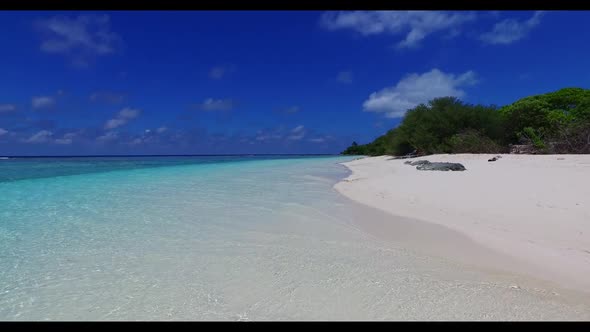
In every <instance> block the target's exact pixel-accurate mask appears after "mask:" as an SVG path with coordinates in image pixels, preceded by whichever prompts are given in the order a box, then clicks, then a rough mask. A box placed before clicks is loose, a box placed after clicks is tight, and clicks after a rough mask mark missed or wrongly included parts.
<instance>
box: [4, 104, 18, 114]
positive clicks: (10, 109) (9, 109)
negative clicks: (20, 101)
mask: <svg viewBox="0 0 590 332" xmlns="http://www.w3.org/2000/svg"><path fill="white" fill-rule="evenodd" d="M14 111H16V105H13V104H0V113H9V112H14Z"/></svg>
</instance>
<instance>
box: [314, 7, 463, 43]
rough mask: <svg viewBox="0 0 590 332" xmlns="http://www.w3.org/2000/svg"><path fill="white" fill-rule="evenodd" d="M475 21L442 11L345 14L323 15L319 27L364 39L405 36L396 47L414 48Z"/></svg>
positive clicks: (353, 12) (329, 13) (350, 12)
mask: <svg viewBox="0 0 590 332" xmlns="http://www.w3.org/2000/svg"><path fill="white" fill-rule="evenodd" d="M474 19H475V14H474V13H471V12H441V11H346V12H336V13H334V12H328V13H325V14H323V15H322V17H321V19H320V24H321V25H322V26H323V27H325V28H326V29H328V30H338V29H352V30H355V31H357V32H359V33H360V34H362V35H364V36H369V35H376V34H382V33H387V34H391V35H401V34H403V35H405V38H404V39H403V40H402V41H400V42H399V43H398V44H397V46H398V47H400V48H402V47H415V46H417V45H419V43H420V42H421V41H422V40H423V39H424V38H426V37H427V36H428V35H430V34H432V33H435V32H439V31H443V30H451V29H455V30H458V28H459V26H461V25H462V24H464V23H466V22H468V21H472V20H474Z"/></svg>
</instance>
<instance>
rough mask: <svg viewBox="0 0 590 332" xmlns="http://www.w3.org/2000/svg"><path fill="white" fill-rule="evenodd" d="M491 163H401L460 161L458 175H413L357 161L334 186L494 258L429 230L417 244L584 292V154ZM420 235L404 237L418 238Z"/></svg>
mask: <svg viewBox="0 0 590 332" xmlns="http://www.w3.org/2000/svg"><path fill="white" fill-rule="evenodd" d="M491 157H492V155H471V154H459V155H433V156H427V157H423V158H414V159H409V160H421V159H427V160H429V161H432V162H435V161H441V162H460V163H462V164H463V165H464V166H465V167H466V168H467V170H466V171H464V172H438V171H418V170H416V168H415V167H414V166H409V165H405V164H404V162H405V161H407V160H392V159H391V157H385V156H384V157H372V158H363V159H359V160H355V161H351V162H347V163H344V165H345V166H346V167H348V168H349V169H350V170H351V171H352V174H351V175H350V176H349V177H348V178H346V179H345V180H343V181H341V182H340V183H338V184H336V185H335V188H336V190H338V191H339V192H340V193H342V194H343V195H345V196H347V197H349V198H350V199H353V200H355V201H357V202H360V203H363V204H365V205H368V206H372V207H375V208H378V209H381V210H383V211H386V212H389V213H391V214H394V215H396V216H401V217H406V218H410V220H416V221H417V223H419V222H420V221H426V222H428V223H431V224H432V223H434V224H438V225H437V226H444V227H447V228H448V229H450V230H454V231H457V232H459V233H461V234H463V235H465V236H466V237H467V238H468V239H469V240H472V241H473V242H474V243H477V244H479V245H481V248H484V249H482V250H481V252H482V253H483V252H484V251H485V248H489V249H490V250H493V251H494V252H495V253H498V255H487V256H486V255H484V254H481V255H480V254H478V252H477V250H474V249H473V248H474V247H473V246H467V245H463V243H467V242H466V241H457V240H456V239H454V238H453V237H448V236H445V235H443V234H442V233H440V234H441V236H440V238H438V237H437V235H436V233H437V232H436V231H432V232H431V233H433V234H431V235H430V240H433V241H428V240H424V241H418V242H421V244H420V243H417V245H419V246H420V245H422V246H423V247H425V248H426V247H430V249H433V250H435V251H437V250H438V251H439V253H441V254H444V255H450V256H456V258H461V259H467V260H470V261H471V262H472V263H475V264H477V265H480V266H481V265H484V266H485V265H489V266H490V267H494V268H501V269H504V270H510V271H514V272H518V273H521V274H522V273H524V274H527V275H530V276H534V277H535V278H538V279H541V280H546V281H549V282H553V283H557V284H559V286H560V287H564V288H569V289H575V290H578V291H579V290H581V291H584V292H588V293H590V278H588V276H590V156H588V155H559V156H557V155H542V156H541V155H540V156H530V155H502V158H501V159H499V160H498V161H496V162H488V161H487V160H488V159H489V158H491ZM392 219H393V218H392ZM408 225H409V224H408ZM387 226H388V225H380V226H379V225H372V226H371V227H372V231H373V232H375V233H381V235H383V234H385V233H387V232H390V233H391V232H392V230H388V227H387ZM421 227H422V226H421ZM394 231H395V230H394ZM398 231H399V227H398ZM410 233H412V232H410ZM420 233H421V232H420V230H418V231H416V230H414V231H413V233H412V234H409V236H413V238H412V241H413V240H415V239H418V240H419V238H420ZM390 235H392V234H390ZM392 236H393V235H392ZM445 241H446V242H447V243H446V244H445ZM414 242H415V241H414ZM443 247H446V248H447V249H449V248H452V250H450V249H449V250H439V249H441V248H443ZM451 258H453V257H451Z"/></svg>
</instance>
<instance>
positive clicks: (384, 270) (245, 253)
mask: <svg viewBox="0 0 590 332" xmlns="http://www.w3.org/2000/svg"><path fill="white" fill-rule="evenodd" d="M350 159H351V158H350V157H301V158H294V157H290V158H287V157H280V158H276V157H274V158H271V157H193V158H190V157H182V158H177V157H174V158H173V157H170V158H146V159H144V158H113V159H110V158H94V159H87V158H79V159H70V158H66V159H22V160H18V159H8V160H0V176H1V180H0V320H332V319H334V320H383V319H393V320H399V319H415V320H425V319H434V320H441V319H443V320H444V319H450V320H457V319H501V320H505V319H523V318H524V319H535V320H538V319H548V318H553V319H568V318H569V319H571V318H574V319H576V318H578V319H579V318H580V317H583V318H585V319H587V317H588V313H589V312H590V311H589V310H588V307H587V306H582V307H573V306H571V305H565V304H564V303H562V302H556V301H554V299H548V300H547V299H542V300H540V299H539V295H538V294H530V293H528V292H526V291H523V290H521V291H519V292H515V291H514V290H513V289H511V288H510V287H509V285H510V284H502V283H501V282H489V280H488V279H485V278H484V277H482V276H480V275H479V274H475V273H471V272H465V271H464V269H463V268H458V267H457V266H455V265H452V264H450V263H449V262H445V261H443V262H440V261H438V260H433V259H431V258H428V257H425V256H416V255H414V254H412V253H410V252H408V251H407V250H406V249H405V248H404V247H403V246H402V247H398V246H397V245H393V244H391V243H386V242H383V241H378V240H377V239H376V238H375V237H373V236H371V235H370V234H369V233H367V232H364V231H361V230H360V229H359V225H361V223H366V222H368V221H371V220H377V219H379V218H383V219H382V221H383V222H393V221H394V220H392V217H391V216H389V215H385V214H380V213H378V212H376V211H375V210H373V209H370V208H366V207H363V206H360V205H358V204H353V203H352V202H351V201H349V200H348V199H346V198H345V197H343V196H341V195H339V194H338V193H337V192H336V191H335V190H334V189H333V185H334V184H335V183H336V182H337V181H339V180H340V179H341V178H343V177H345V176H347V174H348V173H349V172H348V170H347V169H346V168H345V167H344V166H342V165H340V164H339V163H341V162H344V161H347V160H350ZM400 230H403V228H400ZM482 278H483V279H482ZM498 299H501V300H498Z"/></svg>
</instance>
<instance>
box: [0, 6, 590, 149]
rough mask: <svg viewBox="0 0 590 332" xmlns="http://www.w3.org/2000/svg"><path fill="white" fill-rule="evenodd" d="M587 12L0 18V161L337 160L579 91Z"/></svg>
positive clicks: (30, 14) (588, 79)
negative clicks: (413, 128) (448, 117)
mask: <svg viewBox="0 0 590 332" xmlns="http://www.w3.org/2000/svg"><path fill="white" fill-rule="evenodd" d="M588 32H590V14H588V13H586V12H581V11H580V12H559V11H555V12H533V11H528V12H521V11H519V12H505V11H502V12H490V11H477V12H467V11H461V12H405V11H393V12H383V11H379V12H365V11H345V12H317V11H293V12H287V11H285V12H277V11H263V12H255V11H244V12H239V11H227V12H208V11H202V12H198V11H193V12H190V11H188V12H174V11H167V12H157V11H146V12H128V11H114V12H72V11H68V12H34V11H27V12H8V11H6V12H1V13H0V39H1V40H2V45H3V47H2V51H1V52H2V60H3V65H2V76H1V77H2V89H1V90H0V155H33V154H34V155H52V154H58V155H65V154H231V153H338V152H340V151H341V150H343V149H344V148H345V147H346V146H348V145H349V144H350V143H351V142H352V141H353V140H355V141H358V142H359V143H366V142H369V141H371V140H372V139H374V138H375V137H377V136H378V135H381V134H383V133H384V132H385V131H387V130H388V129H390V128H392V127H394V126H396V125H397V124H398V123H399V122H400V120H401V118H402V117H403V114H404V112H405V110H406V109H407V108H411V107H414V106H416V105H417V104H419V103H421V102H426V101H428V100H429V99H432V98H434V97H437V96H443V95H454V96H457V97H459V98H461V99H462V100H465V101H467V102H470V103H483V104H496V105H504V104H507V103H510V102H513V101H515V100H517V99H518V98H521V97H524V96H527V95H531V94H537V93H545V92H549V91H553V90H557V89H560V88H563V87H570V86H578V87H584V88H586V87H588V85H589V84H590V72H589V69H590V66H589V64H590V63H589V61H590V60H588V59H590V52H589V51H590V40H588V38H589V37H588Z"/></svg>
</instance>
